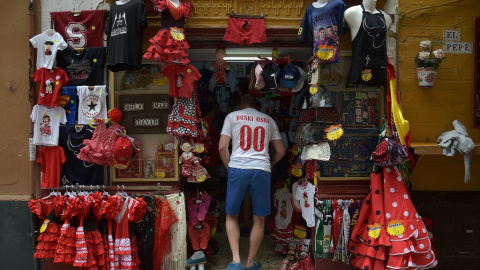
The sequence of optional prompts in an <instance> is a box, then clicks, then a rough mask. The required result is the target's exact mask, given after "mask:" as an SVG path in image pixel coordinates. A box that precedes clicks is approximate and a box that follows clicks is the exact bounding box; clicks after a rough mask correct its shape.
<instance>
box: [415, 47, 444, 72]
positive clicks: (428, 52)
mask: <svg viewBox="0 0 480 270" xmlns="http://www.w3.org/2000/svg"><path fill="white" fill-rule="evenodd" d="M440 44H442V42H441V41H440V40H438V41H436V42H435V43H432V41H430V40H423V41H421V42H420V48H422V51H420V52H419V53H418V54H417V56H415V64H417V67H433V68H438V67H439V66H440V63H442V60H443V59H447V58H446V57H445V52H444V51H443V50H442V49H437V50H433V48H434V47H435V45H440Z"/></svg>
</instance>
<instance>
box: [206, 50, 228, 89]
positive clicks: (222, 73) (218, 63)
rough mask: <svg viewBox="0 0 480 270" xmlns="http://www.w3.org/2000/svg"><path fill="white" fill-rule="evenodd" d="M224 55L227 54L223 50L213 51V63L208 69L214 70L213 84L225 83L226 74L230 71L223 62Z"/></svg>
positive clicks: (225, 62)
mask: <svg viewBox="0 0 480 270" xmlns="http://www.w3.org/2000/svg"><path fill="white" fill-rule="evenodd" d="M226 55H227V53H226V51H225V49H224V48H218V49H217V50H216V51H215V61H214V62H213V63H212V66H211V67H210V70H212V71H214V70H215V73H214V74H213V76H214V77H215V82H216V83H217V84H225V83H226V82H227V74H228V72H229V71H230V64H229V63H227V61H225V60H224V58H225V56H226Z"/></svg>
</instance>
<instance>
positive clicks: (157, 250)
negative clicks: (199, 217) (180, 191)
mask: <svg viewBox="0 0 480 270" xmlns="http://www.w3.org/2000/svg"><path fill="white" fill-rule="evenodd" d="M155 209H156V217H155V236H154V244H153V254H154V256H153V266H154V269H161V267H162V265H163V258H164V257H165V255H167V254H169V253H170V252H171V250H172V245H171V244H172V243H171V241H172V237H171V235H170V227H171V226H172V225H173V224H175V223H176V222H177V221H178V217H177V216H176V215H175V212H174V210H173V209H172V207H171V206H170V203H169V202H168V200H166V199H164V198H161V197H157V198H155Z"/></svg>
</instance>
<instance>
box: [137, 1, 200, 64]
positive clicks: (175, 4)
mask: <svg viewBox="0 0 480 270" xmlns="http://www.w3.org/2000/svg"><path fill="white" fill-rule="evenodd" d="M153 3H154V5H155V9H156V10H158V11H160V12H161V14H162V15H161V27H160V30H159V31H158V33H157V34H156V35H155V36H154V37H152V38H151V39H150V43H151V45H150V47H149V48H148V50H147V52H146V53H145V54H144V55H143V57H144V58H145V59H148V60H153V61H157V62H163V63H179V64H188V63H190V59H189V58H188V54H187V49H189V48H190V45H189V44H188V42H187V41H186V40H185V34H184V30H183V28H184V25H185V21H186V20H187V18H188V17H189V16H190V15H191V14H192V12H193V5H192V4H190V3H189V2H183V1H180V0H153Z"/></svg>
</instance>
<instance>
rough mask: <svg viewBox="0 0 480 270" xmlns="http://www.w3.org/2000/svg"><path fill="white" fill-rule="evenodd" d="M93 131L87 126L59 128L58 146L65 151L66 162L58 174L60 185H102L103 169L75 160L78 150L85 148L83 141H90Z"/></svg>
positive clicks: (64, 126) (63, 126)
mask: <svg viewBox="0 0 480 270" xmlns="http://www.w3.org/2000/svg"><path fill="white" fill-rule="evenodd" d="M93 132H94V129H93V128H91V127H90V126H88V125H84V126H82V127H81V128H78V127H77V126H75V125H62V126H60V138H59V139H58V145H59V146H61V147H62V148H63V150H64V151H65V157H66V158H67V161H66V162H65V163H64V164H63V165H62V170H61V173H60V181H61V185H62V186H65V185H74V184H76V183H79V184H82V185H103V184H104V183H103V176H104V167H103V166H100V165H96V164H93V163H89V162H86V161H83V160H80V159H78V158H77V155H78V153H80V149H82V148H83V147H85V145H84V144H83V140H88V139H92V136H93Z"/></svg>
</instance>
